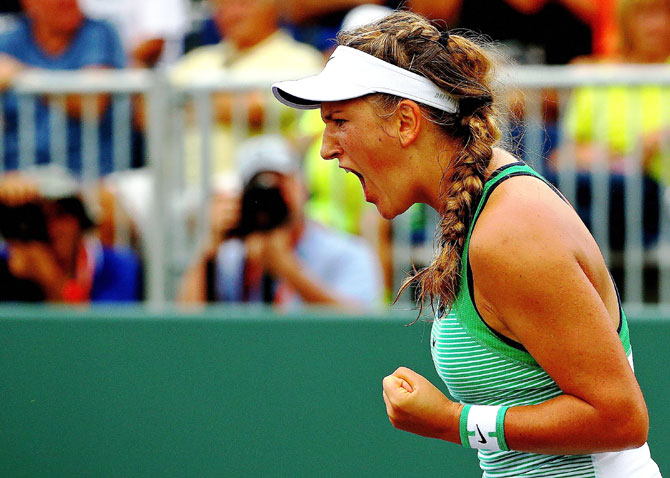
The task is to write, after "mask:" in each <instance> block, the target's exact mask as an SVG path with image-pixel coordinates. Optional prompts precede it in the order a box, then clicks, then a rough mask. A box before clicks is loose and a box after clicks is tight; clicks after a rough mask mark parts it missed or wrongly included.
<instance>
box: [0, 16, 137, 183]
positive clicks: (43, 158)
mask: <svg viewBox="0 0 670 478" xmlns="http://www.w3.org/2000/svg"><path fill="white" fill-rule="evenodd" d="M0 53H4V54H7V55H10V56H12V57H14V58H16V59H17V60H19V61H20V62H22V63H24V64H26V65H28V66H30V67H35V68H43V69H47V70H78V69H82V68H86V67H107V68H122V67H123V66H124V65H125V56H124V53H123V47H122V45H121V40H120V39H119V36H118V34H117V33H116V31H115V30H114V28H113V27H112V26H111V25H109V24H107V23H105V22H101V21H97V20H91V19H84V20H83V22H82V24H81V26H80V27H79V30H78V31H77V32H76V34H75V36H74V37H73V39H72V42H71V44H70V45H69V46H68V48H67V49H66V50H65V51H64V52H63V53H62V54H60V55H49V54H47V53H46V52H44V51H43V50H42V48H41V47H40V46H39V45H38V44H37V43H36V41H35V38H34V36H33V33H32V29H31V22H30V20H29V19H27V18H21V19H20V20H19V21H17V22H16V25H15V28H13V29H12V30H10V31H8V32H6V33H3V34H1V35H0ZM2 103H3V110H4V116H5V135H4V158H3V165H4V168H5V169H16V168H17V167H18V164H19V163H18V154H19V143H18V98H17V95H16V94H14V93H13V92H11V91H9V92H6V93H5V94H3V95H2ZM66 121H67V135H66V140H67V153H66V157H67V166H68V168H69V169H70V170H71V171H72V172H73V173H75V174H80V173H81V170H82V158H81V122H80V121H79V120H78V119H75V118H69V117H68V118H67V119H66ZM49 130H50V125H49V108H48V106H47V103H46V102H45V101H44V99H43V98H38V99H37V100H36V101H35V134H36V138H35V143H36V144H35V151H36V156H37V157H36V163H37V164H44V163H48V162H50V161H51V159H52V158H51V152H50V141H49V133H50V131H49ZM59 133H60V132H55V134H59ZM60 134H62V133H60ZM98 139H99V151H100V157H99V167H100V172H101V174H106V173H109V172H111V171H112V164H113V162H112V124H111V107H109V108H107V111H106V112H105V113H104V114H103V116H102V118H100V124H99V135H98Z"/></svg>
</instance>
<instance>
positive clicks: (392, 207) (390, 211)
mask: <svg viewBox="0 0 670 478" xmlns="http://www.w3.org/2000/svg"><path fill="white" fill-rule="evenodd" d="M375 206H377V211H379V214H380V215H381V217H383V218H384V219H387V220H389V221H390V220H391V219H395V218H396V217H397V216H399V215H401V214H402V213H404V212H405V211H407V209H409V205H408V206H406V207H402V206H398V205H397V204H388V203H381V204H378V203H375Z"/></svg>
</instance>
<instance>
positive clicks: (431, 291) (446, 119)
mask: <svg viewBox="0 0 670 478" xmlns="http://www.w3.org/2000/svg"><path fill="white" fill-rule="evenodd" d="M440 38H441V35H440V31H439V30H438V29H437V28H436V27H435V26H434V25H432V24H431V23H430V22H428V21H427V20H426V19H425V18H423V17H421V16H420V15H417V14H414V13H411V12H405V11H400V12H394V13H393V14H391V15H389V16H387V17H385V18H384V19H382V20H380V21H378V22H376V23H374V24H370V25H366V26H364V27H361V28H359V29H357V30H354V31H351V32H341V33H340V34H338V43H339V44H341V45H346V46H350V47H353V48H358V49H360V50H362V51H364V52H366V53H369V54H371V55H374V56H376V57H378V58H381V59H382V60H384V61H387V62H390V63H393V64H395V65H398V66H400V67H401V68H405V69H408V70H410V71H413V72H415V73H418V74H420V75H422V76H424V77H426V78H428V79H429V80H431V81H432V82H433V83H435V84H436V85H437V86H439V87H440V88H442V89H443V90H444V91H447V92H448V93H450V94H452V95H453V96H455V97H456V98H458V100H459V111H458V112H457V113H445V112H444V111H440V110H436V109H434V108H430V107H426V106H423V105H422V106H421V108H422V110H423V112H424V114H425V115H426V117H427V118H428V119H429V120H430V121H432V122H434V123H436V124H438V125H440V126H441V127H442V129H443V131H444V132H445V134H447V135H448V136H449V137H450V138H453V139H455V140H456V141H459V142H460V143H461V144H462V149H461V151H460V153H459V154H458V155H457V156H456V157H455V158H453V159H452V160H451V163H450V166H449V168H447V169H448V171H449V173H448V174H449V177H446V176H445V177H443V178H442V183H441V194H442V208H441V211H440V213H441V216H442V220H441V221H440V224H439V227H438V240H437V250H436V253H435V256H434V257H433V260H432V262H431V264H430V265H428V267H425V268H424V269H422V270H420V271H414V273H413V274H412V275H411V276H410V277H408V278H407V279H406V280H405V281H404V282H403V284H402V286H401V287H400V290H399V292H398V295H397V297H396V300H397V298H398V297H399V296H400V295H401V294H402V293H403V291H404V290H405V289H406V288H407V287H409V286H410V285H411V284H413V283H417V302H418V303H419V306H420V310H419V317H420V316H421V313H422V309H423V304H424V302H425V300H426V299H428V300H429V301H430V303H431V304H432V303H433V301H434V299H436V298H438V299H439V301H440V303H441V306H443V307H445V308H448V307H450V306H451V305H452V304H453V303H454V301H455V300H456V296H457V294H458V291H459V286H460V277H461V268H462V264H461V255H462V253H463V247H464V245H465V239H466V237H467V233H468V227H469V225H470V221H471V219H472V214H473V213H474V211H473V209H474V208H475V207H476V205H477V202H478V200H479V198H480V196H481V194H482V190H483V188H484V180H485V174H486V170H487V168H488V166H489V162H490V161H491V157H492V155H493V145H494V144H495V142H496V141H498V139H499V138H500V131H499V129H498V127H497V125H496V120H495V116H496V110H495V107H494V104H493V97H494V95H493V91H492V87H491V77H492V75H493V73H492V65H493V62H492V60H491V58H489V56H488V55H487V53H486V52H485V51H484V50H483V49H482V48H481V47H479V46H478V45H477V44H475V43H474V42H473V41H471V40H468V39H466V38H464V37H462V36H458V35H451V36H449V40H448V41H447V43H446V44H444V43H440ZM371 100H372V101H373V103H375V104H376V105H378V106H379V108H380V109H381V110H382V111H393V110H394V109H395V106H397V104H398V102H399V101H400V100H401V98H398V97H394V96H391V95H373V97H372V98H371ZM442 187H445V188H446V190H444V191H442ZM417 319H418V317H417Z"/></svg>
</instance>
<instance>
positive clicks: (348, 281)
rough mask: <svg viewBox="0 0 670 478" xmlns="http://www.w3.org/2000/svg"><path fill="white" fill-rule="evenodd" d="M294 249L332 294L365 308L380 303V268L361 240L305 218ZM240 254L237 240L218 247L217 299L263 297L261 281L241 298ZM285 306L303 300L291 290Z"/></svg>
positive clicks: (258, 299)
mask: <svg viewBox="0 0 670 478" xmlns="http://www.w3.org/2000/svg"><path fill="white" fill-rule="evenodd" d="M295 252H296V255H297V256H298V259H299V260H300V262H301V263H302V264H303V265H304V267H305V269H306V270H307V271H308V272H309V273H310V275H312V276H313V277H315V278H316V279H317V280H318V281H319V283H320V284H321V285H323V286H325V287H327V288H328V289H329V290H330V291H331V292H333V293H334V294H335V295H337V296H339V297H343V298H345V299H349V300H352V301H355V302H357V303H359V304H361V305H363V306H365V307H368V308H373V307H375V306H378V305H380V304H381V300H382V297H383V285H382V277H381V268H380V266H379V262H378V260H377V257H376V255H375V252H374V251H373V250H372V248H371V247H370V246H369V245H368V243H367V242H366V241H365V240H364V239H362V238H360V237H357V236H353V235H349V234H345V233H341V232H339V231H335V230H332V229H328V228H326V227H323V226H321V225H319V224H317V223H314V222H311V221H307V223H306V224H305V230H304V232H303V234H302V237H301V238H300V240H299V241H298V244H297V246H296V249H295ZM244 254H245V251H244V244H243V243H242V241H240V240H229V241H226V242H224V243H223V244H222V245H221V246H220V247H219V251H218V254H217V261H216V284H215V291H216V295H217V298H218V299H219V300H221V301H226V302H243V301H244V302H261V301H262V300H263V291H262V290H261V289H262V286H263V284H258V285H257V286H256V287H254V288H252V289H251V290H249V291H248V292H247V297H244V290H243V283H244V266H245V264H244V263H245V257H244ZM285 305H286V306H287V308H289V309H297V308H300V307H302V306H303V305H304V302H303V300H302V299H301V298H300V296H299V295H298V294H297V293H294V294H292V295H291V296H290V299H289V301H288V302H287V303H286V304H285Z"/></svg>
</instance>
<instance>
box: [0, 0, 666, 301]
mask: <svg viewBox="0 0 670 478" xmlns="http://www.w3.org/2000/svg"><path fill="white" fill-rule="evenodd" d="M394 8H405V9H411V10H414V11H416V12H418V13H421V14H422V15H425V16H426V17H428V18H430V19H432V20H434V21H435V22H436V24H437V25H440V26H441V27H442V28H449V29H450V30H452V29H467V30H470V31H473V32H474V33H476V34H479V35H483V36H485V37H486V38H487V39H488V40H492V41H493V42H494V44H495V45H496V46H497V48H499V49H500V51H501V52H502V53H503V54H504V56H505V57H507V58H509V59H511V60H512V61H514V62H516V63H519V64H553V65H564V64H570V63H576V64H584V63H610V64H640V63H642V64H664V63H667V62H668V60H669V59H670V0H597V1H596V0H440V1H435V0H407V1H402V2H400V1H396V2H394V1H388V2H383V1H372V2H370V1H367V2H364V1H361V0H337V1H328V0H300V1H298V0H247V1H244V2H241V1H236V0H199V1H195V0H14V1H5V2H3V3H2V6H0V95H1V96H0V99H1V110H0V116H1V121H0V133H1V137H0V141H1V143H0V164H1V167H0V171H2V173H1V174H0V235H1V236H2V246H1V247H0V300H2V301H50V302H68V303H87V302H105V301H107V302H108V301H118V302H133V301H141V300H143V299H145V292H144V290H145V288H144V281H143V278H144V274H145V271H144V268H143V260H142V250H141V248H139V247H138V246H137V244H138V242H137V241H139V240H141V237H140V238H139V239H137V238H136V237H134V236H135V235H139V236H141V235H142V227H146V226H145V225H144V226H143V225H142V224H140V223H141V222H142V221H141V219H140V218H139V216H134V215H133V213H132V211H130V209H132V208H126V209H127V210H126V211H125V214H127V216H128V218H127V220H128V221H130V223H131V224H132V223H133V221H135V222H136V223H137V224H135V225H134V227H133V228H131V229H132V230H131V233H130V239H129V240H127V241H125V242H126V243H124V244H120V243H119V241H118V234H117V233H116V231H115V227H116V223H117V222H118V221H119V212H118V209H119V208H121V207H122V203H123V201H122V199H123V198H120V197H119V195H120V193H119V191H121V190H122V189H123V187H122V186H120V185H119V184H118V183H114V181H106V180H105V178H106V177H107V176H108V175H110V174H111V173H113V172H114V171H115V170H117V169H118V167H117V165H118V163H117V162H115V161H116V160H115V157H117V156H118V154H119V152H118V151H116V152H115V148H116V146H115V145H114V144H113V141H112V137H113V131H112V130H113V127H114V126H113V117H114V109H115V105H114V102H113V101H112V98H111V96H110V95H98V96H97V97H96V98H95V101H94V103H93V106H92V107H91V105H90V104H89V105H88V106H87V105H86V100H85V99H84V97H83V95H67V96H64V97H58V98H55V97H50V96H48V95H44V97H42V98H39V99H38V101H36V102H35V104H34V108H33V111H32V122H33V123H32V125H33V126H32V130H33V132H34V141H33V143H32V144H31V145H30V148H28V149H29V150H30V151H31V152H32V153H33V156H34V160H32V161H31V164H30V167H26V164H25V160H24V159H22V157H23V156H22V155H25V153H24V152H23V151H25V149H26V147H25V145H22V141H25V138H23V137H22V136H21V126H20V125H21V121H22V118H21V114H20V109H21V97H20V95H19V94H17V92H16V91H15V90H14V88H13V86H14V81H15V80H16V78H17V77H18V76H19V75H21V74H22V73H24V72H26V71H30V70H84V69H86V70H95V69H126V68H132V69H146V70H152V71H160V72H161V73H164V74H165V75H166V76H167V78H169V81H171V82H172V83H173V84H175V85H180V86H186V85H189V84H192V83H193V82H195V81H197V80H198V79H199V78H201V77H203V76H207V75H209V74H218V73H225V74H229V75H231V76H232V77H236V78H249V79H254V78H266V77H268V76H272V75H275V76H277V75H283V77H286V78H287V77H289V76H294V77H300V76H305V75H308V74H311V73H316V72H318V71H319V70H320V69H321V67H322V66H323V64H324V63H325V61H326V60H327V58H328V56H329V54H330V52H331V51H332V49H333V47H334V40H333V39H334V38H335V36H336V34H337V32H338V31H339V30H340V29H351V28H355V27H356V26H358V25H362V24H365V23H368V22H371V21H374V20H376V19H378V18H381V17H382V16H384V15H386V14H387V13H388V12H389V11H391V9H394ZM548 98H551V95H548ZM89 103H90V102H89ZM550 103H551V101H550V100H548V101H547V104H546V105H545V106H546V108H545V109H546V114H545V121H546V122H547V125H546V130H545V131H546V134H547V135H548V137H549V143H548V144H549V146H548V147H547V148H546V149H545V150H544V151H543V154H544V155H545V156H546V158H547V161H546V167H545V168H543V173H544V174H545V175H547V176H548V177H549V179H550V180H552V181H554V182H555V181H556V180H557V177H558V173H559V171H560V169H561V167H563V166H564V165H565V164H566V163H565V158H569V165H570V167H576V169H577V174H578V201H577V204H576V208H577V209H578V212H579V213H580V214H581V215H582V217H583V218H584V219H585V221H586V222H587V224H588V221H589V218H590V211H589V210H588V208H589V205H590V204H591V184H590V181H591V176H590V175H589V174H587V173H588V172H590V171H591V170H592V169H593V164H594V162H598V161H600V162H602V161H603V160H604V161H605V162H606V163H607V168H608V170H609V171H610V173H611V190H612V193H611V194H612V196H611V200H610V214H611V223H612V224H617V223H618V224H621V223H622V221H623V220H622V216H623V214H624V205H623V203H624V196H625V194H624V192H625V187H626V186H625V184H626V181H625V179H624V178H625V174H626V168H625V167H624V165H625V164H627V161H628V159H627V158H630V157H631V156H632V155H637V156H636V157H639V158H640V161H641V163H640V169H641V170H642V172H643V178H644V179H643V180H644V183H643V186H644V187H643V195H644V198H643V201H644V211H645V218H644V227H645V232H644V240H645V244H651V243H653V241H654V240H655V238H656V237H657V235H658V215H659V213H658V211H659V208H660V205H659V197H661V194H660V192H659V189H661V188H664V187H665V186H666V185H667V183H668V181H670V167H669V165H668V162H669V158H668V155H666V154H665V153H664V151H665V150H666V149H668V148H667V143H669V142H670V141H669V140H668V131H670V128H669V126H670V114H665V113H664V111H665V110H668V108H667V106H670V89H669V88H667V87H662V86H653V85H649V86H645V87H643V88H642V89H639V88H630V87H626V86H616V87H614V86H610V87H604V88H603V87H580V88H576V89H575V90H574V91H573V92H572V93H571V95H570V97H569V98H568V101H567V105H565V111H564V114H562V115H560V119H559V115H558V114H556V113H555V109H556V108H555V105H554V106H552V104H550ZM210 104H211V109H212V117H213V123H214V127H213V129H212V134H211V145H204V144H202V141H201V139H202V138H201V136H200V135H199V133H200V131H199V125H198V124H197V122H196V121H195V120H194V118H193V116H194V115H193V114H187V115H186V122H187V124H186V126H185V130H184V135H185V137H184V151H183V155H184V166H185V169H184V172H183V174H184V177H185V181H186V182H189V181H191V183H193V182H194V181H197V180H196V179H194V178H197V177H199V176H200V175H202V174H205V173H204V171H203V168H202V164H201V161H200V158H201V157H202V155H203V149H204V148H210V147H211V156H212V165H211V168H209V171H210V173H211V175H212V178H213V181H212V182H213V186H212V189H211V192H210V193H209V194H208V197H207V198H206V200H207V204H208V206H207V208H208V212H209V216H208V221H207V222H208V228H209V232H208V234H207V235H206V236H207V237H206V239H205V240H204V241H200V242H201V243H199V244H197V245H195V246H194V247H193V250H192V251H190V256H191V260H190V261H189V264H187V265H185V267H184V271H183V274H182V277H181V279H180V284H179V287H178V288H177V289H178V290H176V291H175V299H176V300H178V301H180V302H184V303H207V302H258V303H266V304H274V305H276V306H278V307H284V308H295V307H301V306H303V305H304V304H320V305H328V306H334V307H338V308H341V309H346V310H351V309H354V310H356V309H370V308H374V307H380V306H382V305H383V304H388V303H389V298H390V295H389V294H391V289H392V280H393V277H392V271H393V264H392V253H391V245H392V242H393V237H392V228H391V226H390V224H389V223H387V222H386V221H384V220H382V219H380V218H379V217H378V215H377V214H376V211H375V210H374V208H370V207H369V205H367V204H366V203H365V201H364V198H363V195H362V192H361V191H360V189H361V188H360V185H359V181H358V179H357V178H356V177H355V176H354V175H346V174H345V172H344V171H342V170H339V169H338V168H337V164H336V162H333V161H323V160H322V159H321V158H320V154H319V149H320V137H321V134H322V131H323V123H322V121H321V118H320V114H319V111H318V110H313V111H307V112H305V113H304V114H300V115H298V113H297V112H296V110H292V109H288V108H279V106H278V105H276V104H274V100H273V98H272V97H271V94H270V93H269V91H256V90H249V91H245V92H237V93H230V92H216V93H212V94H211V96H210ZM510 107H511V108H510V109H512V110H514V111H516V110H515V109H514V105H510ZM87 108H88V110H90V109H91V108H92V109H94V110H95V114H96V115H97V118H98V121H97V123H98V124H97V135H98V146H97V150H96V156H97V157H95V158H90V157H87V156H86V154H87V153H86V151H88V150H86V147H85V145H84V144H82V143H83V140H82V137H83V135H82V129H83V128H84V125H83V124H84V121H83V118H84V117H85V115H86V114H87ZM146 108H147V106H146V104H145V102H144V100H143V98H142V97H141V96H140V95H137V96H134V97H133V98H132V105H131V110H132V113H131V115H130V116H129V118H128V122H129V123H130V129H131V137H130V142H131V147H130V149H129V153H128V154H129V157H128V158H127V161H126V162H125V163H124V164H126V165H127V167H128V168H129V169H137V170H138V171H141V170H142V168H143V166H146V163H147V159H146V145H145V135H146V128H147V111H146ZM189 108H191V109H189ZM635 108H643V110H644V112H645V113H644V115H643V120H642V121H639V122H635V121H630V117H631V115H633V114H634V113H633V109H635ZM185 109H186V111H187V113H189V112H190V113H193V111H192V105H185ZM275 110H276V113H273V111H275ZM240 111H241V112H242V115H241V116H242V117H244V118H245V125H244V130H245V131H246V134H244V135H240V134H239V131H238V130H239V124H236V123H235V118H238V117H240V114H239V113H240ZM519 111H520V112H519V113H517V114H518V115H519V117H520V119H521V120H522V119H523V114H524V113H523V111H522V108H521V109H519ZM273 115H274V116H273ZM54 118H61V120H60V122H58V121H57V120H54ZM270 119H272V123H273V124H272V125H270V124H268V123H270ZM273 125H274V126H276V127H275V128H274V129H273V128H272V127H271V126H273ZM247 137H248V138H247ZM54 138H56V139H54ZM556 145H560V147H557V146H556ZM568 148H569V149H568ZM603 158H604V159H603ZM87 162H93V163H95V170H96V171H97V172H98V173H99V176H100V177H101V178H102V180H101V181H98V182H96V183H95V184H93V185H92V184H87V183H86V181H83V179H86V178H84V177H83V176H85V175H84V174H83V170H84V164H85V163H87ZM56 163H57V164H56ZM126 202H127V198H126ZM130 202H131V203H132V202H133V198H131V201H130ZM135 202H140V203H141V202H142V199H141V197H139V196H138V197H137V198H135ZM410 213H411V214H413V218H414V220H415V221H416V222H417V223H419V226H417V228H416V229H417V230H416V234H415V236H416V237H415V240H416V241H423V242H425V241H426V240H427V241H428V242H430V237H428V238H426V237H425V234H423V232H422V231H424V230H425V227H423V225H422V223H421V221H422V218H424V217H425V211H422V209H421V207H419V206H416V207H414V209H413V210H411V211H410ZM145 214H146V213H145ZM613 230H616V231H618V232H617V233H614V234H613V237H612V238H611V240H612V244H613V246H614V247H622V242H621V241H622V239H621V237H622V234H621V228H619V227H617V228H613ZM422 234H423V235H422ZM417 265H419V266H420V265H421V264H417Z"/></svg>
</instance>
